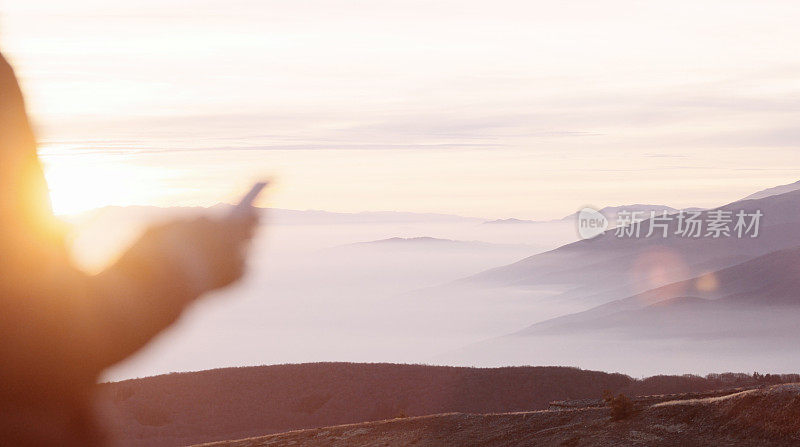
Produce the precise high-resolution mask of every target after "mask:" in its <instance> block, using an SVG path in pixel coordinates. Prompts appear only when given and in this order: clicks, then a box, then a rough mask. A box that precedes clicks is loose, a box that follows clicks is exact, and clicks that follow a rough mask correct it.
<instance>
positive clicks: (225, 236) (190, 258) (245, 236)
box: [132, 210, 258, 298]
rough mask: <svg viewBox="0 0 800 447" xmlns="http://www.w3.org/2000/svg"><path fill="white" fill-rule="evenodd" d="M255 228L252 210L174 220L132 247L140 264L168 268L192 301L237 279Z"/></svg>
mask: <svg viewBox="0 0 800 447" xmlns="http://www.w3.org/2000/svg"><path fill="white" fill-rule="evenodd" d="M257 224H258V214H257V212H256V211H255V210H252V211H248V212H242V213H237V214H235V215H230V216H228V217H224V218H207V217H200V218H195V219H191V220H177V221H173V222H169V223H166V224H163V225H158V226H155V227H153V228H150V229H149V230H148V231H146V232H145V234H144V235H143V236H142V238H141V239H140V240H139V241H138V242H137V243H136V244H135V245H134V247H133V249H132V250H133V251H134V252H136V253H137V254H138V255H139V256H137V257H138V258H140V260H141V261H144V262H146V261H147V260H146V259H145V258H146V257H148V256H150V257H152V263H153V264H154V265H158V264H159V263H164V262H165V263H167V264H169V267H170V270H172V271H175V272H177V273H176V276H178V277H177V278H175V281H183V282H184V283H185V284H183V285H184V286H185V290H186V291H187V292H188V293H187V296H189V297H191V298H195V297H197V296H199V295H201V294H203V293H205V292H209V291H212V290H215V289H218V288H221V287H224V286H227V285H229V284H231V283H233V282H234V281H236V280H237V279H239V278H240V277H241V276H242V274H243V272H244V266H245V250H246V248H247V245H248V242H249V241H250V239H251V238H252V237H253V233H254V231H255V229H256V227H257Z"/></svg>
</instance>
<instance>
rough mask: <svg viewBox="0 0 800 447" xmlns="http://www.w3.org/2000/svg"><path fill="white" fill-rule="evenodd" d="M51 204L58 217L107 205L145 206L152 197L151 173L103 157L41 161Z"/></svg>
mask: <svg viewBox="0 0 800 447" xmlns="http://www.w3.org/2000/svg"><path fill="white" fill-rule="evenodd" d="M44 169H45V177H46V178H47V184H48V187H49V189H50V202H51V204H52V207H53V212H54V213H55V214H57V215H62V216H63V215H67V216H69V215H75V214H80V213H82V212H85V211H89V210H92V209H96V208H102V207H104V206H109V205H117V206H127V205H134V204H143V203H147V202H148V200H150V199H151V198H152V197H153V195H154V191H153V189H154V185H153V183H154V182H153V179H152V173H149V172H148V170H147V169H146V168H143V167H141V166H136V165H131V164H128V163H125V162H119V161H116V162H115V161H109V160H105V159H104V158H103V157H102V156H90V155H81V156H77V157H70V156H57V157H52V158H49V159H47V158H46V159H45V160H44Z"/></svg>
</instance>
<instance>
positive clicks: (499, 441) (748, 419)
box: [206, 384, 800, 447]
mask: <svg viewBox="0 0 800 447" xmlns="http://www.w3.org/2000/svg"><path fill="white" fill-rule="evenodd" d="M798 444H800V384H787V385H777V386H773V387H769V388H764V389H754V390H749V391H744V392H740V393H735V394H731V395H728V396H724V397H715V398H706V399H688V400H675V401H669V402H661V403H657V404H654V405H650V406H647V407H644V408H640V409H639V410H638V411H637V412H636V413H635V414H634V415H633V416H632V417H630V418H628V419H626V420H622V421H617V422H613V421H611V420H610V418H609V411H608V409H605V408H588V409H579V410H569V411H537V412H520V413H504V414H459V413H456V414H440V415H433V416H424V417H416V418H405V419H394V420H387V421H380V422H371V423H363V424H355V425H345V426H337V427H326V428H321V429H315V430H301V431H294V432H289V433H283V434H278V435H272V436H265V437H261V438H253V439H243V440H239V441H228V442H220V443H215V444H208V445H207V446H206V447H212V446H213V447H267V446H280V445H295V446H406V445H415V446H432V447H433V446H443V445H459V446H487V447H492V446H497V447H500V446H528V445H537V446H573V447H580V446H585V447H593V446H597V447H600V446H603V447H606V446H649V447H652V446H677V445H684V446H721V445H725V446H743V447H745V446H748V447H749V446H753V447H755V446H793V445H798Z"/></svg>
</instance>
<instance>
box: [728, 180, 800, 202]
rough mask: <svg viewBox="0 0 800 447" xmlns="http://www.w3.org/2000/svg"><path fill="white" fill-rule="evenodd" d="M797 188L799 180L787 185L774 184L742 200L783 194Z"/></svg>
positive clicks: (798, 187) (799, 186) (799, 184)
mask: <svg viewBox="0 0 800 447" xmlns="http://www.w3.org/2000/svg"><path fill="white" fill-rule="evenodd" d="M798 189H800V180H798V181H796V182H794V183H789V184H788V185H780V186H775V187H772V188H767V189H764V190H761V191H758V192H755V193H753V194H750V195H749V196H747V197H745V198H744V199H742V200H752V199H763V198H764V197H769V196H774V195H778V194H785V193H787V192H792V191H797V190H798Z"/></svg>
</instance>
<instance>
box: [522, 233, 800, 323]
mask: <svg viewBox="0 0 800 447" xmlns="http://www.w3.org/2000/svg"><path fill="white" fill-rule="evenodd" d="M687 297H692V298H687ZM701 298H702V299H701ZM719 298H725V300H724V301H725V304H726V305H731V304H734V303H736V304H744V303H750V304H753V305H779V304H789V305H800V247H796V248H790V249H786V250H779V251H776V252H773V253H769V254H766V255H764V256H760V257H757V258H755V259H751V260H749V261H745V262H743V263H741V264H737V265H735V266H733V267H729V268H726V269H723V270H720V271H717V272H709V273H706V274H704V275H701V276H697V277H694V278H691V279H688V280H685V281H679V282H675V283H672V284H667V285H665V286H662V287H658V288H656V289H653V290H648V291H646V292H643V293H640V294H637V295H634V296H632V297H629V298H625V299H621V300H616V301H612V302H610V303H606V304H604V305H601V306H598V307H595V308H592V309H589V310H587V311H584V312H580V313H577V314H572V315H566V316H563V317H559V318H554V319H552V320H547V321H543V322H540V323H536V324H533V325H532V326H530V327H528V328H526V329H523V330H522V331H520V332H518V334H519V335H526V334H534V333H542V332H547V331H549V330H551V329H554V328H556V327H559V326H562V330H566V328H568V327H573V328H574V327H576V325H584V323H586V322H587V321H591V320H594V319H598V318H604V319H605V322H606V324H610V321H611V320H610V319H608V316H609V315H612V314H615V313H620V312H628V311H632V310H637V309H642V308H645V307H648V306H651V307H653V306H654V307H653V309H651V310H650V311H651V312H665V311H667V310H674V306H677V305H681V306H697V307H696V308H695V309H696V310H697V311H700V307H702V308H703V309H706V310H716V309H719V308H720V306H715V307H708V305H709V304H710V303H708V302H706V301H705V300H715V299H719ZM718 304H719V303H718ZM668 308H669V309H668ZM584 327H585V326H584Z"/></svg>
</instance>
